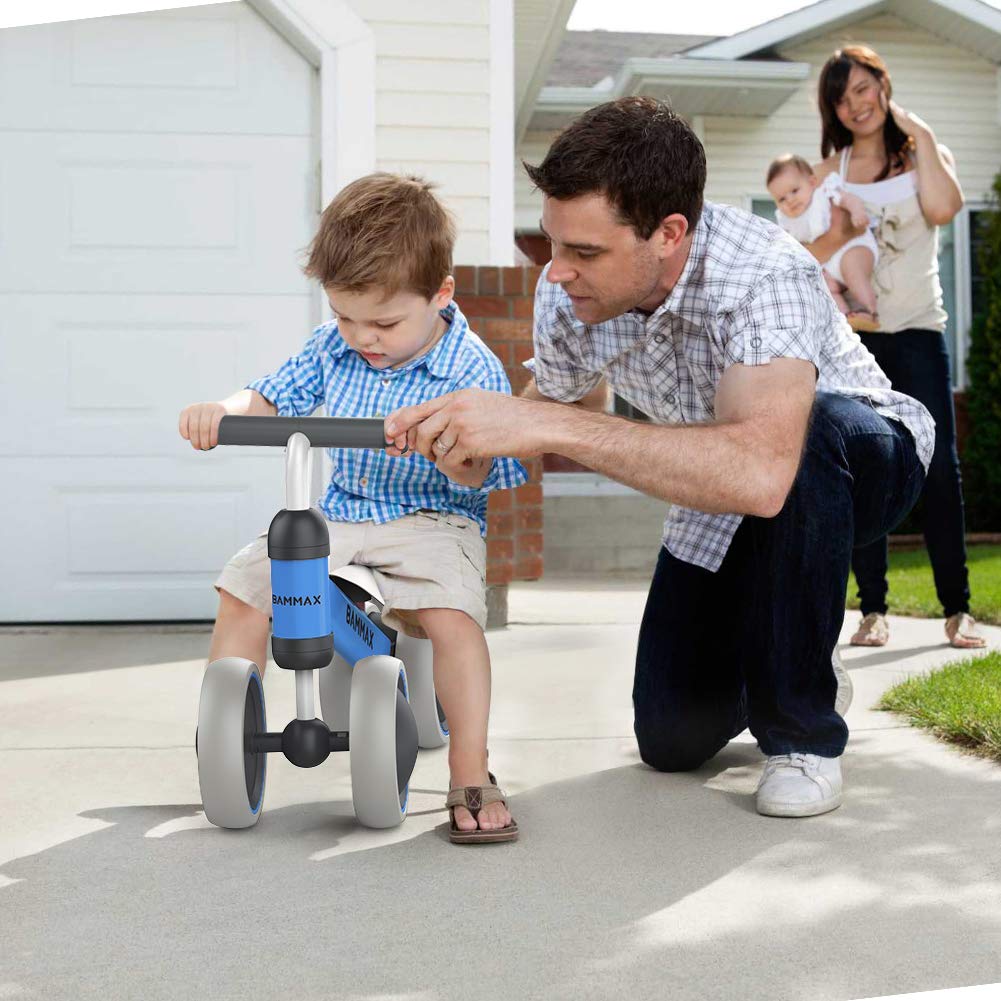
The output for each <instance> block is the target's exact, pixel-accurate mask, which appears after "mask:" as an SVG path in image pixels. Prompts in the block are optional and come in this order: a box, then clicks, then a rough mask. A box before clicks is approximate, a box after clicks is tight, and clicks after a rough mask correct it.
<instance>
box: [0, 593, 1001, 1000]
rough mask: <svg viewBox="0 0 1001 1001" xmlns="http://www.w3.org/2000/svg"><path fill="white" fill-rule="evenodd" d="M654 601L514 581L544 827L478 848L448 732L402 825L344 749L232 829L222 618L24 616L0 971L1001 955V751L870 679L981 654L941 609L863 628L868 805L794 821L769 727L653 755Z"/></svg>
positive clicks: (460, 978)
mask: <svg viewBox="0 0 1001 1001" xmlns="http://www.w3.org/2000/svg"><path fill="white" fill-rule="evenodd" d="M644 599H645V585H644V583H643V582H635V581H634V582H630V581H622V582H618V583H613V584H609V585H608V586H607V587H605V588H604V589H597V588H594V587H589V586H588V585H586V584H583V583H581V582H577V581H553V580H546V581H543V582H539V583H536V584H528V585H518V586H516V587H514V588H512V591H511V595H510V603H509V604H510V617H511V621H512V625H511V626H509V627H508V628H507V629H506V630H503V631H498V632H493V633H490V634H488V638H489V642H490V647H491V651H492V655H493V664H494V704H493V710H492V724H491V744H490V762H491V766H492V767H493V769H494V771H495V772H496V773H497V775H498V777H499V779H500V781H501V784H502V785H503V786H505V788H506V789H507V790H508V792H509V793H511V794H512V795H513V800H512V804H511V805H512V812H513V813H514V815H515V817H516V818H517V820H518V822H519V824H520V825H521V828H522V832H523V833H522V837H521V840H520V841H519V842H518V843H517V844H515V845H506V846H492V847H487V848H481V849H475V848H469V847H465V848H456V847H454V846H452V845H450V844H449V843H448V840H447V837H446V835H445V832H444V826H443V825H445V824H446V822H447V814H446V813H445V811H444V808H443V803H444V795H445V790H446V787H447V781H448V774H447V759H446V753H445V750H444V749H441V750H439V751H433V752H421V755H420V757H419V759H418V764H417V769H416V771H415V773H414V777H413V779H412V783H411V797H412V799H411V812H410V816H409V817H408V819H407V820H406V822H405V823H404V824H403V825H402V826H401V827H400V828H398V829H396V830H394V831H388V832H373V831H369V830H366V829H363V828H360V827H359V826H358V825H357V823H356V821H355V820H354V817H353V815H352V811H351V799H350V785H349V780H348V768H347V764H348V763H347V760H346V756H344V755H333V756H332V757H331V758H330V759H328V761H327V762H326V763H325V764H323V765H321V766H320V767H318V768H315V769H311V770H307V771H303V770H299V769H296V768H294V767H293V766H292V765H291V764H289V763H288V762H287V761H285V759H284V758H282V757H281V756H271V757H270V760H269V766H268V783H267V791H266V795H265V802H264V814H263V817H262V819H261V821H260V823H259V824H258V825H257V827H256V828H253V829H251V830H248V831H243V832H227V831H220V830H217V829H215V828H212V827H211V826H209V825H207V823H206V822H205V820H204V818H202V817H201V816H200V808H199V792H198V780H197V772H196V766H195V757H194V753H193V747H192V743H193V737H194V727H195V718H196V713H197V702H198V692H199V684H200V680H201V673H202V668H203V664H204V660H203V658H204V653H205V649H206V647H207V640H208V635H207V632H206V631H204V630H201V629H194V628H193V629H187V630H174V631H159V632H150V633H143V632H141V631H137V630H134V629H121V628H120V629H90V628H81V629H75V630H64V631H58V632H55V633H49V634H45V633H40V632H31V631H28V632H24V633H11V632H9V631H7V632H4V633H2V634H0V650H2V654H0V764H2V770H0V777H2V783H0V817H2V818H3V822H2V824H0V928H2V929H3V937H2V940H0V942H2V944H0V997H3V998H7V997H11V998H21V997H24V998H39V999H44V1001H62V999H71V998H72V999H74V1001H78V999H80V1001H82V999H89V998H107V999H130V1001H131V999H137V998H143V999H144V1001H160V999H175V998H176V999H184V1001H190V999H192V998H199V999H201V998H204V999H206V1001H212V999H216V998H231V997H232V998H237V997H239V998H241V999H243V998H259V999H262V1001H264V999H271V998H276V997H278V996H279V995H280V994H288V995H289V996H293V997H295V998H297V999H298V1001H313V999H316V1001H321V999H322V1001H331V999H337V1001H339V999H351V1001H361V999H373V1001H374V999H380V1001H382V999H386V1001H388V999H393V1001H437V999H442V1001H452V999H459V998H463V999H465V998H477V999H479V1001H493V999H500V998H505V999H513V1001H522V999H534V998H540V999H541V998H546V999H558V1001H564V999H565V1001H571V999H573V1001H580V999H601V1001H606V999H612V998H620V997H621V998H625V997H630V998H637V999H648V998H649V999H654V998H656V999H658V1001H659V999H670V1001H674V999H686V1001H687V999H692V1001H695V999H698V1001H706V999H717V998H718V999H727V1001H731V999H738V998H739V999H748V1001H750V999H762V1001H764V999H768V1001H828V999H829V1001H849V999H853V998H867V997H873V996H878V995H888V994H900V993H904V992H907V991H919V990H932V989H936V988H945V987H958V986H965V985H968V984H978V983H990V982H997V981H1001V958H999V957H1001V767H998V766H997V765H995V764H992V763H990V762H987V761H983V760H979V759H975V758H972V757H969V756H967V755H964V754H962V753H960V752H958V751H956V750H954V749H952V748H950V747H947V746H945V745H943V744H941V743H939V742H937V741H935V740H933V739H932V738H930V737H928V736H927V735H925V734H923V733H921V732H920V731H917V730H914V729H912V728H910V727H908V726H906V725H904V724H902V723H901V722H900V721H899V720H898V719H896V718H895V717H892V716H890V715H888V714H886V713H880V712H875V711H873V710H871V709H870V708H869V707H870V706H871V705H872V704H873V703H874V702H875V700H876V699H877V698H878V696H879V694H880V693H881V692H882V691H883V690H884V689H885V688H887V687H888V686H890V685H891V684H893V683H894V682H895V681H896V680H898V679H899V678H901V677H903V676H904V675H906V674H911V673H915V672H919V671H922V670H925V669H927V668H929V667H932V666H935V665H937V664H941V663H944V662H946V661H948V660H953V659H955V658H956V656H957V655H958V654H959V652H958V651H953V650H950V649H949V648H948V647H947V646H946V645H945V643H944V635H943V633H942V624H941V622H930V621H924V620H915V619H901V618H892V619H891V630H892V635H893V639H892V645H891V646H890V647H887V648H884V649H881V650H859V649H852V648H844V649H843V656H844V660H845V663H846V666H847V667H848V668H849V670H850V671H851V675H852V679H853V681H854V684H855V701H854V703H853V705H852V708H851V710H850V712H849V715H848V722H849V725H850V726H851V729H852V737H851V741H850V743H849V748H848V752H847V755H846V757H845V763H844V770H845V781H846V798H845V803H844V805H843V806H842V807H841V808H840V809H839V810H836V811H834V812H833V813H830V814H827V815H825V816H822V817H816V818H810V819H807V820H778V819H774V818H764V817H759V816H758V815H757V814H756V813H755V812H754V805H753V798H752V793H753V791H754V788H755V785H756V782H757V778H758V774H759V771H760V764H761V761H762V760H763V759H762V756H761V754H760V752H759V751H758V750H757V748H756V746H755V744H754V741H753V739H752V738H751V737H750V735H749V734H747V733H745V734H743V735H742V736H741V737H740V738H738V739H737V740H736V741H734V742H733V743H731V745H730V746H729V747H728V748H727V749H726V750H724V751H723V752H722V753H721V754H719V755H718V756H717V757H716V758H715V759H714V760H713V761H712V762H710V763H709V764H708V765H707V766H705V767H704V768H703V769H701V770H700V771H698V772H695V773H690V774H684V775H663V774H659V773H656V772H654V771H652V770H650V769H649V768H647V767H646V766H644V765H643V764H642V763H641V762H640V760H639V757H638V754H637V752H636V747H635V742H634V740H633V737H632V713H631V702H630V690H631V680H632V668H633V655H634V651H635V644H636V632H637V627H638V623H639V620H640V616H641V614H642V610H643V603H644ZM857 618H858V613H856V612H849V613H848V616H847V619H846V623H845V629H844V631H843V634H842V638H843V639H845V638H846V637H847V636H848V635H849V634H850V632H851V631H852V630H853V629H854V626H855V624H856V620H857ZM985 632H986V633H987V634H988V635H989V637H990V642H991V643H992V645H993V646H995V647H1001V628H990V627H988V628H985ZM265 692H266V699H267V711H268V717H269V728H270V729H272V730H277V729H281V728H282V727H283V726H284V723H285V722H286V721H287V720H288V719H290V718H291V717H292V716H293V715H294V685H293V684H292V683H291V679H290V678H289V677H288V676H287V675H286V674H285V673H284V672H281V671H279V670H278V669H276V668H274V667H271V668H269V669H268V671H267V674H266V677H265Z"/></svg>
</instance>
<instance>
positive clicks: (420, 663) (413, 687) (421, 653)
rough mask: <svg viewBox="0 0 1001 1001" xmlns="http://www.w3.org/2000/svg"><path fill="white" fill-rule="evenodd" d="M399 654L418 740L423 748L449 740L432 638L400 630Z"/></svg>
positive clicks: (442, 744)
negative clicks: (437, 686) (437, 690)
mask: <svg viewBox="0 0 1001 1001" xmlns="http://www.w3.org/2000/svg"><path fill="white" fill-rule="evenodd" d="M396 656H397V657H399V658H400V660H402V661H403V664H404V666H405V667H406V671H407V683H408V685H409V686H410V707H411V708H412V709H413V711H414V719H415V720H416V721H417V739H418V741H419V743H420V745H421V747H423V748H432V747H442V746H444V745H445V744H447V743H448V721H447V720H446V719H445V710H444V709H442V707H441V703H440V702H439V701H438V697H437V695H435V690H434V660H433V655H432V650H431V641H430V640H423V639H417V638H416V637H414V636H407V635H406V634H405V633H399V634H398V635H397V637H396Z"/></svg>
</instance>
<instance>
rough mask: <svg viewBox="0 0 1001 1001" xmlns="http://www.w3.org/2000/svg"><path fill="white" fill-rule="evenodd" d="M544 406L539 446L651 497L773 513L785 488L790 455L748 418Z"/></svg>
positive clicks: (702, 507)
mask: <svg viewBox="0 0 1001 1001" xmlns="http://www.w3.org/2000/svg"><path fill="white" fill-rule="evenodd" d="M547 409H548V408H547ZM551 409H552V413H551V414H550V415H549V418H550V419H549V420H547V421H546V422H545V431H544V432H543V433H544V435H545V438H546V446H545V451H548V452H556V453H558V454H559V455H564V456H566V457H567V458H569V459H574V460H575V461H577V462H580V463H583V464H584V465H585V466H589V467H590V468H591V469H594V470H596V471H597V472H599V473H602V474H604V475H605V476H608V477H610V478H611V479H614V480H617V481H618V482H620V483H625V484H626V485H627V486H631V487H633V488H635V489H636V490H639V491H641V492H642V493H645V494H648V495H650V496H652V497H658V498H660V499H661V500H665V501H669V502H671V503H673V504H680V505H682V506H683V507H688V508H692V509H694V510H696V511H705V512H707V513H710V514H713V513H727V514H729V513H733V514H751V515H758V516H761V517H772V516H773V515H775V514H776V513H777V512H778V510H779V509H780V508H781V506H782V503H783V502H784V500H785V496H786V494H787V493H788V489H789V485H790V481H789V479H788V470H789V458H790V457H789V456H782V455H780V454H778V453H776V452H775V451H774V450H773V449H772V448H771V447H770V446H769V443H768V442H767V441H766V440H764V439H763V437H762V436H760V435H756V434H755V433H754V431H753V429H752V428H751V427H750V426H749V425H746V424H722V423H716V424H702V425H686V426H670V425H660V424H641V423H637V422H634V421H629V420H626V419H624V418H621V417H614V416H612V415H610V414H595V413H588V412H586V411H582V410H580V409H576V408H570V407H566V406H561V405H555V406H553V407H552V408H551ZM795 462H798V455H797V456H796V458H795ZM795 462H794V465H795Z"/></svg>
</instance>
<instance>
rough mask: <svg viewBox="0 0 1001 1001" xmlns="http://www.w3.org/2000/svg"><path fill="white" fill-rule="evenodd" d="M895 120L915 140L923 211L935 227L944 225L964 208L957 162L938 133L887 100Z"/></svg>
mask: <svg viewBox="0 0 1001 1001" xmlns="http://www.w3.org/2000/svg"><path fill="white" fill-rule="evenodd" d="M883 101H884V104H886V103H888V104H889V112H890V114H892V115H893V120H894V121H895V122H896V123H897V125H898V126H900V130H901V131H902V132H905V133H907V135H909V136H910V137H911V138H912V139H913V140H914V149H915V155H916V158H917V161H918V166H917V172H918V201H920V203H921V213H922V214H923V215H924V217H925V219H927V220H928V222H929V224H930V225H932V226H944V225H945V224H946V223H948V222H950V221H951V220H952V219H953V218H954V217H955V215H956V213H957V212H958V211H959V210H960V209H961V208H962V207H963V189H962V188H961V187H960V186H959V181H958V180H957V178H956V161H955V160H954V159H953V156H952V153H950V152H949V150H948V149H946V147H945V146H940V145H939V144H938V143H937V142H936V140H935V133H934V132H932V130H931V128H930V127H929V126H928V124H927V123H926V122H923V121H922V120H921V119H920V118H918V116H917V115H914V114H911V113H910V112H909V111H904V109H903V108H901V107H900V105H899V104H897V102H896V101H889V102H887V100H886V96H885V94H884V96H883Z"/></svg>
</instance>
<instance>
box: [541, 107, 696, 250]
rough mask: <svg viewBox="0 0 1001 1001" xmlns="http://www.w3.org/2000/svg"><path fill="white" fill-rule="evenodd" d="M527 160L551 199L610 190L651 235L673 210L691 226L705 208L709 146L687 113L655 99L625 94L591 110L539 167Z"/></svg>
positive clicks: (622, 211) (631, 221)
mask: <svg viewBox="0 0 1001 1001" xmlns="http://www.w3.org/2000/svg"><path fill="white" fill-rule="evenodd" d="M522 163H523V165H524V167H525V170H526V171H528V176H529V177H530V178H531V179H532V181H533V183H534V184H535V186H536V187H537V188H539V189H540V190H541V191H542V192H543V193H544V194H546V195H548V196H549V197H550V198H558V199H561V200H563V199H569V198H576V197H577V196H578V195H588V194H592V193H595V192H598V193H600V194H603V195H604V196H605V197H606V198H607V199H608V200H609V201H610V202H611V203H612V204H613V205H614V206H615V208H616V210H617V211H618V213H619V216H620V217H621V219H622V221H623V222H624V223H626V224H628V225H630V226H632V227H633V229H634V230H635V231H636V233H637V235H638V236H639V237H640V238H641V239H644V240H649V239H650V237H651V236H652V235H653V233H654V231H655V230H656V229H657V227H658V226H659V225H660V224H661V221H662V220H663V219H664V218H665V217H666V216H669V215H673V214H674V213H680V214H681V215H683V216H684V217H685V218H686V219H687V220H688V230H689V232H691V231H692V230H693V229H694V228H695V224H696V223H697V222H698V221H699V216H700V215H701V214H702V192H703V189H704V188H705V186H706V153H705V150H704V149H703V148H702V143H700V142H699V139H698V136H696V135H695V133H694V132H693V131H692V130H691V128H690V127H689V126H688V124H687V123H686V122H685V121H684V119H682V118H679V117H678V116H677V115H676V114H675V113H674V112H673V111H672V110H671V109H670V108H669V107H668V106H667V105H666V104H664V103H663V102H662V101H656V100H654V99H653V98H652V97H623V98H620V99H619V100H618V101H609V102H608V103H607V104H599V105H598V107H596V108H591V109H590V111H585V112H584V114H583V115H581V116H580V118H577V119H576V120H575V121H573V122H571V123H570V124H569V125H568V126H567V127H566V128H565V129H564V130H563V131H562V132H561V133H560V134H559V135H558V136H557V137H556V139H555V141H554V142H553V145H552V146H551V147H550V149H549V152H548V153H547V154H546V157H545V159H544V160H543V161H542V163H540V164H539V166H538V167H532V166H530V165H529V164H527V163H524V161H522Z"/></svg>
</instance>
